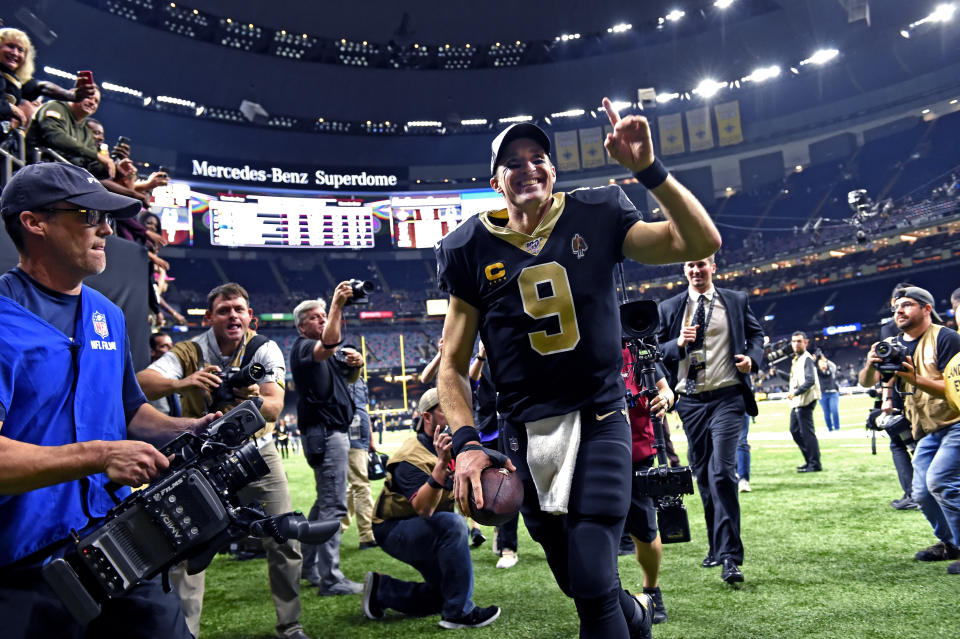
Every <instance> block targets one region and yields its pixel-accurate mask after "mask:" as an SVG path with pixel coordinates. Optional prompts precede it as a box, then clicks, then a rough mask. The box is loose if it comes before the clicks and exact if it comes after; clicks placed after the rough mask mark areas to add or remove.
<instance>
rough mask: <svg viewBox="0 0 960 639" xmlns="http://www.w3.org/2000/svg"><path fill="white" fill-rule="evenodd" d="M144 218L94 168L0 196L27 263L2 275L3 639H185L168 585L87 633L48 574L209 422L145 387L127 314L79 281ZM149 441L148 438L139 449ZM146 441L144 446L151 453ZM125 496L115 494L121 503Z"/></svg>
mask: <svg viewBox="0 0 960 639" xmlns="http://www.w3.org/2000/svg"><path fill="white" fill-rule="evenodd" d="M139 209H140V206H139V204H138V203H137V202H136V201H134V200H131V199H129V198H126V197H123V196H119V195H115V194H112V193H109V192H107V191H106V190H104V188H103V187H102V186H101V185H100V183H99V182H98V181H97V180H95V179H94V178H93V176H92V175H90V174H89V173H88V172H87V171H85V170H83V169H81V168H79V167H76V166H73V165H70V164H61V163H47V164H37V165H33V166H27V167H24V168H22V169H20V170H19V171H18V172H17V173H16V175H14V176H13V178H12V179H11V180H10V182H9V183H8V184H7V186H6V188H5V189H4V190H3V194H2V196H0V212H2V215H3V221H4V225H5V226H6V229H7V232H8V233H9V234H10V238H11V240H13V243H14V245H15V246H16V248H17V252H18V253H19V255H20V265H19V266H18V267H16V268H14V269H13V270H11V271H9V272H7V273H6V274H4V275H2V276H0V428H2V430H0V433H2V435H0V521H2V522H3V524H2V526H0V614H2V616H3V636H4V637H7V638H13V639H19V638H26V637H68V636H72V637H79V636H85V637H119V636H123V637H142V638H144V639H146V638H153V637H174V638H176V639H187V638H188V637H190V633H189V630H188V628H187V625H186V624H185V623H184V620H183V614H182V613H181V611H180V605H179V602H178V601H177V599H176V596H175V595H173V594H172V593H164V592H163V591H162V589H161V586H160V580H159V579H153V580H150V581H146V582H143V583H140V584H138V585H136V586H134V588H133V590H132V591H130V592H129V593H128V594H126V595H124V596H121V597H117V598H114V599H111V600H109V601H107V602H105V603H104V606H103V614H101V615H100V616H99V617H98V618H96V619H95V620H94V621H93V622H91V623H90V624H89V625H87V626H85V627H83V626H80V625H79V624H78V623H77V622H76V621H75V620H74V618H73V616H72V615H71V614H70V613H69V612H68V611H67V609H66V608H65V607H64V606H63V604H62V603H61V601H60V599H59V598H58V597H57V596H56V595H55V594H54V592H53V590H51V588H50V587H49V586H48V585H47V583H46V581H45V580H44V579H43V578H42V576H41V566H42V564H43V562H44V560H45V559H47V558H48V557H49V556H50V555H51V554H52V553H54V552H63V551H64V549H65V548H66V547H67V546H68V543H67V542H68V539H70V538H71V537H70V534H71V531H72V530H76V531H80V534H81V535H82V534H83V533H84V532H85V529H87V528H88V526H90V525H92V524H95V523H96V522H97V521H98V520H99V519H100V518H102V517H103V516H104V515H106V513H107V511H108V510H109V509H110V508H111V507H112V506H113V500H112V499H111V497H110V495H109V494H108V482H111V481H112V482H115V483H117V484H123V485H124V486H139V485H141V484H143V483H145V482H148V481H150V480H151V479H152V478H153V477H155V476H156V475H157V474H158V473H159V472H160V471H162V470H163V469H165V468H167V467H168V466H169V460H168V459H167V458H166V457H165V456H163V455H161V454H160V453H159V452H158V451H157V449H156V448H155V446H154V445H155V444H163V443H165V442H166V441H168V440H170V439H172V438H174V437H175V436H176V435H178V434H180V433H181V432H183V431H185V430H196V429H199V428H202V427H204V426H206V425H207V424H208V423H209V422H210V421H212V420H213V416H209V417H206V418H203V419H175V418H171V417H168V416H166V415H163V414H161V413H159V412H158V411H157V410H156V409H154V408H153V407H152V406H150V405H149V404H147V400H146V398H145V397H144V396H143V393H142V392H141V390H140V387H139V386H138V385H137V382H136V378H135V376H134V371H133V362H132V359H131V356H130V346H129V342H128V340H127V338H126V325H125V320H124V317H123V313H122V312H121V310H120V309H119V308H118V307H117V306H116V305H114V304H113V303H112V302H110V301H109V300H108V299H107V298H105V297H104V296H103V295H101V294H100V293H98V292H97V291H95V290H93V289H91V288H88V287H87V286H84V285H83V280H84V279H85V278H86V277H88V276H90V275H94V274H98V273H102V272H103V270H104V269H105V268H106V253H105V251H104V245H105V240H106V238H107V237H108V236H109V235H111V234H112V231H111V229H110V225H109V222H110V219H111V218H113V217H128V216H131V215H134V214H135V213H136V212H137V211H138V210H139ZM136 440H142V441H136ZM148 442H149V443H148ZM129 492H130V491H129V489H127V488H122V489H120V490H118V491H116V495H117V497H118V498H121V499H122V498H123V497H126V496H127V495H128V494H129Z"/></svg>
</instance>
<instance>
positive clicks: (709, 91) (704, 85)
mask: <svg viewBox="0 0 960 639" xmlns="http://www.w3.org/2000/svg"><path fill="white" fill-rule="evenodd" d="M726 86H727V83H726V82H717V81H716V80H713V79H711V78H707V79H705V80H701V81H700V84H698V85H697V88H695V89H694V90H693V92H694V94H696V95H699V96H700V97H701V98H712V97H713V96H715V95H716V94H717V92H718V91H719V90H720V89H723V88H726Z"/></svg>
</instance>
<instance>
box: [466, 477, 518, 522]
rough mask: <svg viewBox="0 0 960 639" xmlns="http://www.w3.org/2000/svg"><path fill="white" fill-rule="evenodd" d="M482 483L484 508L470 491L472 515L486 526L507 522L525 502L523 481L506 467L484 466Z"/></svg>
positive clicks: (476, 520)
mask: <svg viewBox="0 0 960 639" xmlns="http://www.w3.org/2000/svg"><path fill="white" fill-rule="evenodd" d="M480 485H481V490H482V492H483V508H477V503H476V502H475V501H474V499H473V493H472V492H471V493H470V516H471V517H473V520H474V521H475V522H477V523H478V524H483V525H484V526H500V525H502V524H505V523H507V522H508V521H510V519H511V518H513V516H514V515H516V514H517V513H518V512H519V511H520V504H521V503H522V502H523V482H521V481H520V477H518V476H517V474H516V473H511V472H510V471H509V470H507V469H506V468H494V467H493V466H490V467H488V468H484V469H483V472H482V473H480Z"/></svg>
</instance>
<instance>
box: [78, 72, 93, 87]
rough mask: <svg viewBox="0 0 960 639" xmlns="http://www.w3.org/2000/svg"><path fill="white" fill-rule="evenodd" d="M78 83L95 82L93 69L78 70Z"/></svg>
mask: <svg viewBox="0 0 960 639" xmlns="http://www.w3.org/2000/svg"><path fill="white" fill-rule="evenodd" d="M77 83H78V84H93V71H77Z"/></svg>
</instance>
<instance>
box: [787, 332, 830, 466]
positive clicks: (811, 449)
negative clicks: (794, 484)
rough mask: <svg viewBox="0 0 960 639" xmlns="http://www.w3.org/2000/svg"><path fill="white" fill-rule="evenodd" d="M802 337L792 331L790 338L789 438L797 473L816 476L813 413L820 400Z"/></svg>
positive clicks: (817, 453)
mask: <svg viewBox="0 0 960 639" xmlns="http://www.w3.org/2000/svg"><path fill="white" fill-rule="evenodd" d="M809 343H810V340H808V339H807V335H806V333H804V332H803V331H794V333H793V334H792V335H791V336H790V347H791V348H793V353H794V355H793V360H792V361H791V362H790V390H789V392H788V394H787V400H788V401H789V402H790V434H791V435H793V441H795V442H796V443H797V446H798V447H799V448H800V453H801V454H802V455H803V460H804V463H803V464H802V465H800V466H797V472H798V473H818V472H820V471H821V470H823V466H822V465H821V464H820V442H819V441H817V434H816V432H815V431H814V429H813V409H814V408H816V406H817V400H818V399H820V378H819V377H817V372H816V371H817V366H816V364H814V361H813V356H812V355H811V354H810V353H809V352H807V344H809Z"/></svg>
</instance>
